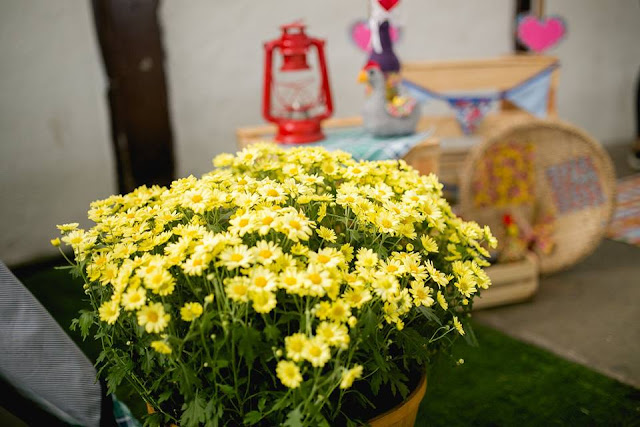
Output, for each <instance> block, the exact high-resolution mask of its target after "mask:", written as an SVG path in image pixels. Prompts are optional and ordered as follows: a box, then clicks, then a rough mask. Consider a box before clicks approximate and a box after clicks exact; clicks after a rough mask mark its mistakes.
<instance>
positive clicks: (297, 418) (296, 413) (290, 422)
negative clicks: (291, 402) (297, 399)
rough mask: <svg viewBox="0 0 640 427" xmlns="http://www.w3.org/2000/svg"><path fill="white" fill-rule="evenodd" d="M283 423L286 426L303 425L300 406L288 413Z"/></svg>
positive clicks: (300, 426)
mask: <svg viewBox="0 0 640 427" xmlns="http://www.w3.org/2000/svg"><path fill="white" fill-rule="evenodd" d="M282 425H283V426H284V427H302V411H301V410H300V407H299V406H298V407H297V408H296V409H294V410H293V411H290V412H289V413H288V414H287V419H286V421H285V422H284V424H282Z"/></svg>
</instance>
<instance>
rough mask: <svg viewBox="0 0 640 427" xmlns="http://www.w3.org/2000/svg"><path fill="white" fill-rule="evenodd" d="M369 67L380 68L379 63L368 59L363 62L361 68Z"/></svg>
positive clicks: (367, 68)
mask: <svg viewBox="0 0 640 427" xmlns="http://www.w3.org/2000/svg"><path fill="white" fill-rule="evenodd" d="M371 68H377V69H380V64H378V63H377V62H376V61H372V60H369V62H367V63H366V64H365V66H364V68H363V70H369V69H371Z"/></svg>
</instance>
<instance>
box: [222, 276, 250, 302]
mask: <svg viewBox="0 0 640 427" xmlns="http://www.w3.org/2000/svg"><path fill="white" fill-rule="evenodd" d="M224 283H225V292H226V293H227V296H228V297H229V298H230V299H231V300H232V301H236V302H247V301H249V278H248V277H243V276H236V277H231V278H228V279H226V280H225V282H224Z"/></svg>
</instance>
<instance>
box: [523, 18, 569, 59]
mask: <svg viewBox="0 0 640 427" xmlns="http://www.w3.org/2000/svg"><path fill="white" fill-rule="evenodd" d="M565 34H566V28H565V25H564V21H563V20H562V18H559V17H546V18H544V19H543V20H539V19H538V18H537V17H536V16H534V15H524V16H523V17H522V18H520V20H519V21H518V39H519V40H520V42H521V43H522V44H524V45H525V46H527V47H528V48H529V49H530V50H532V51H534V52H536V53H540V52H543V51H545V50H547V49H549V48H551V47H553V46H555V45H556V44H557V43H558V42H559V41H560V40H561V39H562V38H563V37H564V36H565Z"/></svg>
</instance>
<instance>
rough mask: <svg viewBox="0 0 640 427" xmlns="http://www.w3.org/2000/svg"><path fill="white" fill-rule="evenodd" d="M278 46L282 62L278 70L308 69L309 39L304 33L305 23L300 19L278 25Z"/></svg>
mask: <svg viewBox="0 0 640 427" xmlns="http://www.w3.org/2000/svg"><path fill="white" fill-rule="evenodd" d="M280 29H281V30H282V35H281V36H280V46H281V49H282V57H283V63H282V67H281V68H280V71H302V70H308V69H309V64H308V63H307V52H308V50H309V46H310V45H311V39H309V37H308V36H307V35H306V34H305V32H304V29H305V25H304V23H303V22H302V20H297V21H294V22H292V23H291V24H287V25H283V26H281V27H280Z"/></svg>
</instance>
